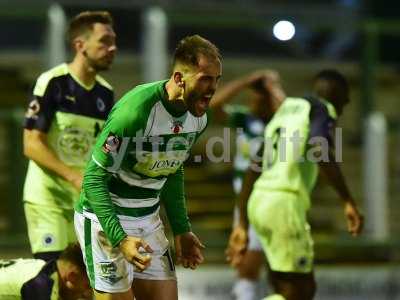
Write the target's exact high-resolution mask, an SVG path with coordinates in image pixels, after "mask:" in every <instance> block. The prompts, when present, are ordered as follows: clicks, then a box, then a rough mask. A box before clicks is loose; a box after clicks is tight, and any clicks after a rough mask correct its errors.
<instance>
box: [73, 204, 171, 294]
mask: <svg viewBox="0 0 400 300" xmlns="http://www.w3.org/2000/svg"><path fill="white" fill-rule="evenodd" d="M120 223H121V225H122V228H123V229H124V230H125V232H126V233H127V234H128V235H130V236H135V237H140V238H142V239H144V240H145V241H146V243H148V244H149V245H150V247H151V248H152V249H153V251H154V252H153V253H151V254H150V255H151V257H152V258H151V264H150V266H149V267H148V268H147V269H146V270H144V271H143V272H138V271H136V268H135V266H134V265H133V264H132V263H130V262H128V261H127V260H126V259H125V258H124V256H123V255H122V253H121V252H120V251H119V249H118V248H112V246H111V244H110V242H109V241H108V240H107V238H106V235H105V233H104V231H103V230H102V228H101V225H100V223H99V222H98V220H97V218H96V216H95V215H94V214H91V213H87V212H84V213H83V214H81V213H77V212H75V230H76V233H77V237H78V241H79V244H80V245H81V248H82V252H83V256H84V260H85V264H86V270H87V273H88V277H89V279H90V284H91V286H92V288H94V289H96V290H98V291H102V292H107V293H120V292H125V291H127V290H129V289H130V288H131V286H132V282H133V280H134V279H135V278H138V279H148V280H176V274H175V266H174V262H173V260H172V258H171V255H170V249H169V242H168V240H167V238H166V236H165V233H164V226H163V224H162V222H161V220H160V216H159V212H158V210H157V211H156V212H155V213H153V214H151V215H148V216H144V217H140V218H133V217H130V218H129V219H122V218H120ZM141 250H143V253H142V254H144V249H141Z"/></svg>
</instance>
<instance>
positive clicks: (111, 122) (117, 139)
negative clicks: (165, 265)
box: [82, 107, 152, 271]
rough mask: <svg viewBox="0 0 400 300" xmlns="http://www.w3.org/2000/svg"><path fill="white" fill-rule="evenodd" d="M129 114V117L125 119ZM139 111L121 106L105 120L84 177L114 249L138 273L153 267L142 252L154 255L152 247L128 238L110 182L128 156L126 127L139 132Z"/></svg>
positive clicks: (90, 201)
mask: <svg viewBox="0 0 400 300" xmlns="http://www.w3.org/2000/svg"><path fill="white" fill-rule="evenodd" d="M126 114H130V115H131V116H130V117H129V118H126V116H125V115H126ZM139 114H140V112H138V111H136V114H135V111H134V110H133V111H130V110H127V109H126V108H124V107H120V108H119V109H116V110H115V111H113V112H112V113H111V115H110V116H109V118H108V119H107V121H106V124H105V126H104V129H103V131H102V132H101V134H100V137H99V138H98V140H97V142H96V145H95V146H94V150H93V154H92V159H91V160H90V162H89V163H88V166H87V168H86V171H85V175H84V178H83V189H82V192H83V193H84V195H85V197H86V198H87V199H88V201H89V203H90V206H91V208H92V209H93V211H94V213H95V215H96V216H97V218H98V220H99V222H100V224H101V227H102V228H103V230H104V233H105V234H106V236H107V239H108V240H109V241H110V243H111V245H112V246H113V247H119V248H120V250H121V252H122V254H123V255H124V257H125V258H126V260H128V261H129V262H130V263H132V264H134V265H135V266H136V267H137V268H138V270H139V271H142V270H144V269H145V268H147V267H148V266H149V264H150V260H151V258H150V257H149V256H144V255H141V254H140V253H139V248H140V247H143V248H144V249H145V250H146V251H147V252H152V249H151V248H150V246H149V245H147V244H146V243H145V241H144V240H142V239H141V238H139V237H135V236H128V235H127V234H126V232H125V231H124V229H123V228H122V226H121V223H120V221H119V219H118V216H117V213H116V210H115V207H114V205H113V203H112V201H111V197H110V193H109V189H108V182H109V180H110V178H111V176H112V174H113V173H114V172H115V171H116V170H118V167H116V166H115V164H116V163H118V161H121V160H122V159H123V157H124V156H125V154H126V153H125V150H126V148H124V137H125V140H126V141H127V140H130V139H131V138H130V137H129V136H126V132H127V128H128V127H129V128H130V129H131V130H132V132H137V131H139V130H140V129H141V128H142V120H141V117H140V116H139Z"/></svg>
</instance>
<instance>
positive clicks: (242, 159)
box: [210, 70, 285, 300]
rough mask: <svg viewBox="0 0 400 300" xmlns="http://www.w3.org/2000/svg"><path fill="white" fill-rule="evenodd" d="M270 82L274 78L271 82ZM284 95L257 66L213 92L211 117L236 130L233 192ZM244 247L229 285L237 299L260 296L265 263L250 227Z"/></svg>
mask: <svg viewBox="0 0 400 300" xmlns="http://www.w3.org/2000/svg"><path fill="white" fill-rule="evenodd" d="M271 82H277V84H276V85H272V84H271ZM267 86H271V87H272V86H274V87H275V90H274V92H273V93H270V92H267V88H268V87H267ZM245 90H250V92H251V96H250V97H249V99H247V101H246V103H245V105H229V104H228V103H229V102H230V101H232V100H233V99H234V98H235V97H236V96H237V95H238V94H240V93H241V92H243V91H245ZM284 98H285V95H284V93H283V91H282V88H281V87H280V85H279V75H278V73H276V72H275V71H272V70H259V71H256V72H254V73H251V74H249V75H246V76H244V77H241V78H238V79H236V80H233V81H231V82H228V83H227V84H225V85H224V86H223V87H221V88H220V89H219V90H218V92H217V93H216V94H215V95H214V97H213V99H212V101H211V103H210V107H211V108H212V109H213V113H214V114H215V117H216V118H215V119H218V120H226V119H228V123H229V124H230V126H232V127H233V128H235V129H236V130H237V133H238V134H237V136H236V145H237V147H236V154H235V159H234V162H233V166H234V176H233V189H234V192H235V194H236V195H238V194H239V192H240V190H241V189H242V182H243V175H244V174H245V172H246V171H247V168H248V167H249V164H250V159H251V157H252V156H254V155H255V154H256V153H257V151H258V149H259V147H260V146H261V144H262V140H263V133H264V128H265V124H266V123H268V121H269V120H270V119H271V117H272V115H273V113H274V112H275V111H276V110H277V109H278V107H279V105H280V104H281V102H282V101H283V99H284ZM238 217H239V212H238V207H235V211H234V221H233V226H234V227H235V226H236V225H237V224H238V221H239V220H238ZM248 237H249V242H248V247H247V251H246V253H245V255H244V257H243V260H242V261H241V263H240V264H239V265H238V266H237V271H238V279H237V280H236V282H235V285H234V287H233V290H232V292H233V295H234V297H235V299H237V300H256V299H257V300H258V299H260V296H259V295H258V294H259V287H258V279H259V276H260V271H261V268H262V266H265V260H264V253H263V251H262V246H261V243H260V241H259V239H258V237H257V235H256V233H255V231H254V229H253V228H252V226H251V225H250V226H249V230H248Z"/></svg>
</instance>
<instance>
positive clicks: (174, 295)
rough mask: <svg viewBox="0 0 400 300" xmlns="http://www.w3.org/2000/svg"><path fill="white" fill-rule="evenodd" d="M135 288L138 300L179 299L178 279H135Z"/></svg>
mask: <svg viewBox="0 0 400 300" xmlns="http://www.w3.org/2000/svg"><path fill="white" fill-rule="evenodd" d="M133 290H134V291H135V297H136V300H177V299H178V288H177V281H176V280H171V279H170V280H146V279H134V280H133Z"/></svg>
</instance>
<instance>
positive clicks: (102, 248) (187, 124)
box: [75, 35, 221, 300]
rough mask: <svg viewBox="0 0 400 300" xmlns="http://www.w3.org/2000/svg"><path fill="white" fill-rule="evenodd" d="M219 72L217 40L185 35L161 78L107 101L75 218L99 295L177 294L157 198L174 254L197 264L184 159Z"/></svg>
mask: <svg viewBox="0 0 400 300" xmlns="http://www.w3.org/2000/svg"><path fill="white" fill-rule="evenodd" d="M220 76H221V57H220V54H219V50H218V49H217V47H216V46H215V45H214V44H212V43H211V42H210V41H208V40H206V39H204V38H202V37H200V36H198V35H194V36H189V37H186V38H184V39H182V40H181V41H180V42H179V43H178V45H177V48H176V50H175V54H174V62H173V70H172V75H171V77H170V78H169V79H168V80H163V81H158V82H152V83H148V84H143V85H139V86H137V87H136V88H134V89H132V90H131V91H130V92H128V93H127V94H126V95H125V96H124V97H123V98H122V99H121V100H120V101H119V102H118V103H117V104H116V105H115V106H114V108H113V110H112V112H111V114H110V116H109V117H108V119H107V122H106V124H105V126H104V129H103V131H102V132H101V134H100V136H99V138H98V140H97V143H96V146H95V148H94V151H93V155H92V159H91V160H90V162H89V164H88V166H87V168H86V171H85V176H84V181H83V189H82V193H81V198H80V201H79V203H78V205H77V206H76V211H77V212H76V214H75V227H76V232H77V235H78V239H79V242H80V244H81V247H82V251H83V253H84V256H85V260H86V262H87V271H88V274H89V278H90V282H91V286H92V288H93V289H94V290H95V296H96V299H97V300H102V299H123V300H125V299H127V300H128V299H129V300H131V299H132V297H133V296H132V292H134V294H135V297H136V299H137V300H174V299H177V298H178V292H177V282H176V274H175V266H174V262H173V260H172V258H171V255H170V251H169V241H168V240H167V238H166V236H165V233H164V226H163V224H162V222H161V220H160V217H159V206H160V199H161V200H162V201H163V203H164V206H165V210H166V214H167V217H168V220H169V222H170V224H171V228H172V231H173V233H174V236H175V249H176V255H177V261H178V262H181V263H182V265H183V266H184V267H185V268H188V267H189V268H191V269H195V268H196V267H197V266H198V265H199V264H200V263H202V262H203V255H202V253H201V249H202V248H203V247H204V246H203V245H202V244H201V242H200V241H199V239H198V238H197V237H196V236H195V235H194V234H193V233H192V232H191V227H190V223H189V219H188V216H187V211H186V200H185V193H184V178H183V163H184V161H185V160H186V158H187V156H188V154H189V152H190V149H191V146H192V145H193V143H194V142H195V141H196V140H197V139H198V137H199V136H200V135H201V134H202V133H203V131H204V130H205V128H206V125H207V114H206V111H207V109H208V106H209V103H210V100H211V97H212V96H213V94H214V93H215V90H216V88H217V84H218V81H219V78H220Z"/></svg>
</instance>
